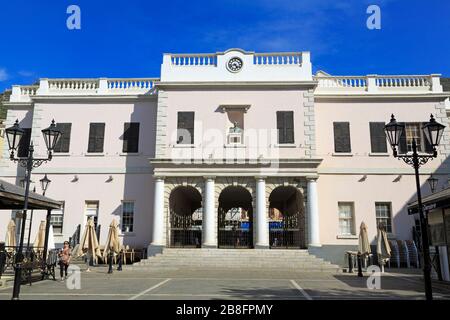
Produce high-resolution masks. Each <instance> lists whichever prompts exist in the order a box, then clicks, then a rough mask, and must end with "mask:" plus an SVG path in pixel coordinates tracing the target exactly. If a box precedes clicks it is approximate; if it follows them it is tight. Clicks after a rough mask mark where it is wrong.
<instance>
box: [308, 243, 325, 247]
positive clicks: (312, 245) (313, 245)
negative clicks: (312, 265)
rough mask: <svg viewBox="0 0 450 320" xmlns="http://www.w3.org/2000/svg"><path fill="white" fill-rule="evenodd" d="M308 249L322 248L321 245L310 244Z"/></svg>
mask: <svg viewBox="0 0 450 320" xmlns="http://www.w3.org/2000/svg"><path fill="white" fill-rule="evenodd" d="M308 247H313V248H320V247H322V245H321V244H320V243H310V244H308Z"/></svg>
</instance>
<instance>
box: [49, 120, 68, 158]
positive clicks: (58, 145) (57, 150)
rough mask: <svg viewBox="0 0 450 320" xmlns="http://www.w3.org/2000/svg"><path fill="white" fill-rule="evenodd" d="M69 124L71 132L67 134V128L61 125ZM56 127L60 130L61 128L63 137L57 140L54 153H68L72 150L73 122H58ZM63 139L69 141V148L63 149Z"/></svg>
mask: <svg viewBox="0 0 450 320" xmlns="http://www.w3.org/2000/svg"><path fill="white" fill-rule="evenodd" d="M67 125H68V127H69V130H68V132H69V134H67V132H65V130H63V129H62V128H61V126H67ZM56 128H57V129H58V130H60V131H61V133H62V134H61V137H60V138H59V139H58V141H57V142H56V145H55V147H54V148H53V152H54V153H68V152H70V137H71V135H72V122H58V123H57V124H56ZM63 141H67V150H66V149H64V150H61V149H62V146H63Z"/></svg>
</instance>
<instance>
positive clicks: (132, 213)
mask: <svg viewBox="0 0 450 320" xmlns="http://www.w3.org/2000/svg"><path fill="white" fill-rule="evenodd" d="M125 204H132V209H133V210H132V212H131V218H130V217H127V218H126V219H131V224H130V223H125V222H124V221H125V220H124V219H125V216H124V214H125ZM135 204H136V201H134V200H122V203H121V213H120V230H121V231H122V233H125V234H127V233H133V232H134V218H135V213H136V210H135V208H136V206H135ZM127 214H130V212H127ZM126 226H131V228H129V230H128V231H127V230H126Z"/></svg>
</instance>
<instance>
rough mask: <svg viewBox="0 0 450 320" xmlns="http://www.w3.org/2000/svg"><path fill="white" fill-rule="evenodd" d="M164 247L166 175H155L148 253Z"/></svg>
mask: <svg viewBox="0 0 450 320" xmlns="http://www.w3.org/2000/svg"><path fill="white" fill-rule="evenodd" d="M162 247H164V177H155V190H154V199H153V221H152V241H151V242H150V246H149V248H148V255H153V254H155V253H158V252H161V250H162Z"/></svg>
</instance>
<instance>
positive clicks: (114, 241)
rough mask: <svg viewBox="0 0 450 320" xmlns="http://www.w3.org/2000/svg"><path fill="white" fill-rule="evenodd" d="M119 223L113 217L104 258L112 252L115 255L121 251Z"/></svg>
mask: <svg viewBox="0 0 450 320" xmlns="http://www.w3.org/2000/svg"><path fill="white" fill-rule="evenodd" d="M118 226H119V224H118V223H117V221H116V219H113V221H112V222H111V224H110V225H109V232H108V238H107V239H106V244H105V250H104V251H103V258H105V259H106V258H107V257H108V254H109V253H110V252H112V253H113V254H114V255H116V254H118V253H119V250H120V243H119V233H118V230H117V227H118Z"/></svg>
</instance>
